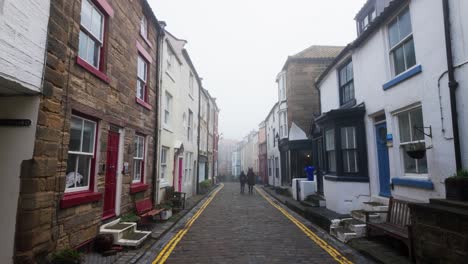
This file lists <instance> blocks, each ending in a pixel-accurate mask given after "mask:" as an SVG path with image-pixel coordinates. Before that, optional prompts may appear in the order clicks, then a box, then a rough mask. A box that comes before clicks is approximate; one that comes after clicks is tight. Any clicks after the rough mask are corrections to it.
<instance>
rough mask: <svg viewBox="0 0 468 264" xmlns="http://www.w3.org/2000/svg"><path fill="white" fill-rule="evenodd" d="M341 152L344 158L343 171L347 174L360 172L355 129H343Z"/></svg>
mask: <svg viewBox="0 0 468 264" xmlns="http://www.w3.org/2000/svg"><path fill="white" fill-rule="evenodd" d="M341 151H342V158H343V171H344V172H346V173H356V172H358V162H357V156H358V153H357V144H356V128H355V127H342V128H341Z"/></svg>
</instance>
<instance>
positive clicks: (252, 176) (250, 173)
mask: <svg viewBox="0 0 468 264" xmlns="http://www.w3.org/2000/svg"><path fill="white" fill-rule="evenodd" d="M247 183H248V184H249V193H253V187H254V185H255V173H254V172H253V169H252V168H249V171H248V172H247Z"/></svg>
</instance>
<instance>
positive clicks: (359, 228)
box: [340, 218, 366, 237]
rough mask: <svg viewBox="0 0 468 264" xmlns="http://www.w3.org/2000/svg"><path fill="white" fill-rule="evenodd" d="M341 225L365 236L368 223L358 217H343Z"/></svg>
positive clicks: (358, 234) (360, 235) (358, 235)
mask: <svg viewBox="0 0 468 264" xmlns="http://www.w3.org/2000/svg"><path fill="white" fill-rule="evenodd" d="M340 225H341V226H343V227H344V228H346V229H349V230H351V231H353V232H354V233H356V234H357V237H363V236H365V234H366V223H364V222H363V221H360V220H358V219H354V218H347V219H342V220H341V223H340Z"/></svg>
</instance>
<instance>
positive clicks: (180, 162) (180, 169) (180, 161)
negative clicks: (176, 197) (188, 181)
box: [178, 157, 184, 192]
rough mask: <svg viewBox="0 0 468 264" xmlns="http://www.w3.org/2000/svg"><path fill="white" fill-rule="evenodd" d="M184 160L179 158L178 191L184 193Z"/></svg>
mask: <svg viewBox="0 0 468 264" xmlns="http://www.w3.org/2000/svg"><path fill="white" fill-rule="evenodd" d="M183 165H184V158H181V157H179V182H178V191H179V192H181V191H182V173H183V171H184V168H183Z"/></svg>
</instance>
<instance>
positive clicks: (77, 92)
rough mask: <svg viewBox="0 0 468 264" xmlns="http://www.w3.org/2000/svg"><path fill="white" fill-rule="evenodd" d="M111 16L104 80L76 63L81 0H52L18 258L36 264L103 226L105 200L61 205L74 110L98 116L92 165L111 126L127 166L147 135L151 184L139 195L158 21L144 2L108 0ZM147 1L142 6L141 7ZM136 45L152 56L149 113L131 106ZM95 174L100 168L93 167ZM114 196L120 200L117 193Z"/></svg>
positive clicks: (100, 178) (100, 184)
mask: <svg viewBox="0 0 468 264" xmlns="http://www.w3.org/2000/svg"><path fill="white" fill-rule="evenodd" d="M108 2H109V4H110V5H111V7H112V8H113V10H114V12H115V14H114V16H113V17H110V18H109V20H108V31H107V36H106V39H107V43H106V44H105V48H106V51H105V52H106V60H105V65H106V69H105V71H104V72H105V74H107V76H108V77H109V79H110V83H109V84H107V83H105V82H103V81H102V80H100V79H98V78H96V77H95V76H94V75H92V74H91V73H90V72H88V71H87V70H85V69H83V68H82V67H81V66H79V65H78V64H76V56H77V47H78V34H79V30H80V11H81V0H75V1H73V0H52V1H51V9H50V21H49V32H48V43H47V44H48V48H47V67H46V69H45V79H44V91H46V92H45V94H46V95H47V96H43V97H42V98H41V104H40V109H39V117H38V126H37V132H36V142H35V149H34V157H33V160H31V161H30V162H28V163H25V164H23V168H22V175H21V187H20V188H21V189H20V201H19V206H18V218H17V219H18V221H17V228H16V247H15V261H16V262H17V263H36V262H37V261H39V260H40V259H41V258H42V257H44V256H45V255H47V254H48V253H50V252H51V251H53V250H56V249H62V248H68V247H76V246H78V245H81V244H82V243H84V242H87V241H89V240H90V239H92V238H93V237H94V236H95V235H96V234H97V232H98V229H99V225H100V224H101V217H102V206H103V199H101V200H100V201H98V202H94V203H87V204H83V205H79V206H75V207H71V208H67V209H60V200H61V199H62V197H63V194H64V190H65V172H66V166H67V152H68V142H69V137H70V135H69V133H70V117H71V113H72V111H79V112H81V113H84V114H86V115H89V116H92V117H94V118H97V119H99V120H100V121H99V125H98V127H99V133H98V143H97V146H96V147H97V148H98V150H99V152H98V153H97V159H96V167H97V166H98V165H100V164H105V163H106V153H107V150H106V146H107V133H108V130H109V128H110V125H111V124H112V125H116V126H119V127H121V128H122V129H123V130H124V133H125V134H124V142H120V144H121V145H122V144H123V146H124V150H123V159H124V161H126V162H129V164H130V170H129V171H130V172H131V171H132V168H131V164H132V157H133V154H134V153H133V152H134V147H133V139H134V135H135V133H137V132H138V133H143V134H145V135H146V136H147V137H146V139H147V141H148V144H147V146H148V152H147V156H146V163H145V175H146V183H147V184H148V185H149V186H150V188H149V189H147V190H146V191H145V192H144V193H139V194H137V195H136V196H138V199H141V198H142V197H150V194H151V186H152V182H151V179H152V178H151V177H152V174H153V167H152V160H153V155H154V153H153V152H154V151H153V150H154V149H155V144H156V142H157V140H156V139H155V138H154V132H155V119H156V114H157V111H156V110H157V107H156V100H157V98H156V96H157V85H156V74H157V68H156V50H157V41H156V38H157V29H156V27H155V23H156V21H153V20H152V15H151V13H149V12H151V11H150V10H146V9H145V8H144V6H147V5H146V4H145V3H144V2H143V0H141V1H140V0H134V1H128V0H112V1H108ZM144 4H145V5H144ZM144 12H148V13H147V18H148V21H149V42H150V43H151V46H152V47H150V45H148V44H147V43H146V42H145V41H144V39H143V38H142V37H141V36H140V34H139V32H140V19H141V17H142V15H143V13H144ZM137 41H138V42H139V43H140V44H141V45H142V46H143V47H144V48H145V49H146V51H147V52H148V53H149V54H151V56H152V60H153V62H152V64H151V65H150V74H149V76H148V80H149V104H150V105H151V106H152V107H153V108H152V110H148V109H146V108H144V107H142V106H141V105H139V104H137V103H136V96H135V95H136V73H137V54H138V52H137V48H136V42H137ZM96 171H97V170H96ZM104 178H105V172H101V173H97V174H96V177H95V181H96V183H97V184H96V186H97V187H96V189H94V191H96V192H100V193H104V184H105V179H104ZM131 180H132V175H131V173H129V174H125V175H123V179H122V186H121V188H122V190H121V193H122V196H121V213H126V212H129V211H131V210H133V206H134V199H135V195H132V194H130V192H129V189H130V184H131ZM117 199H119V198H117Z"/></svg>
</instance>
